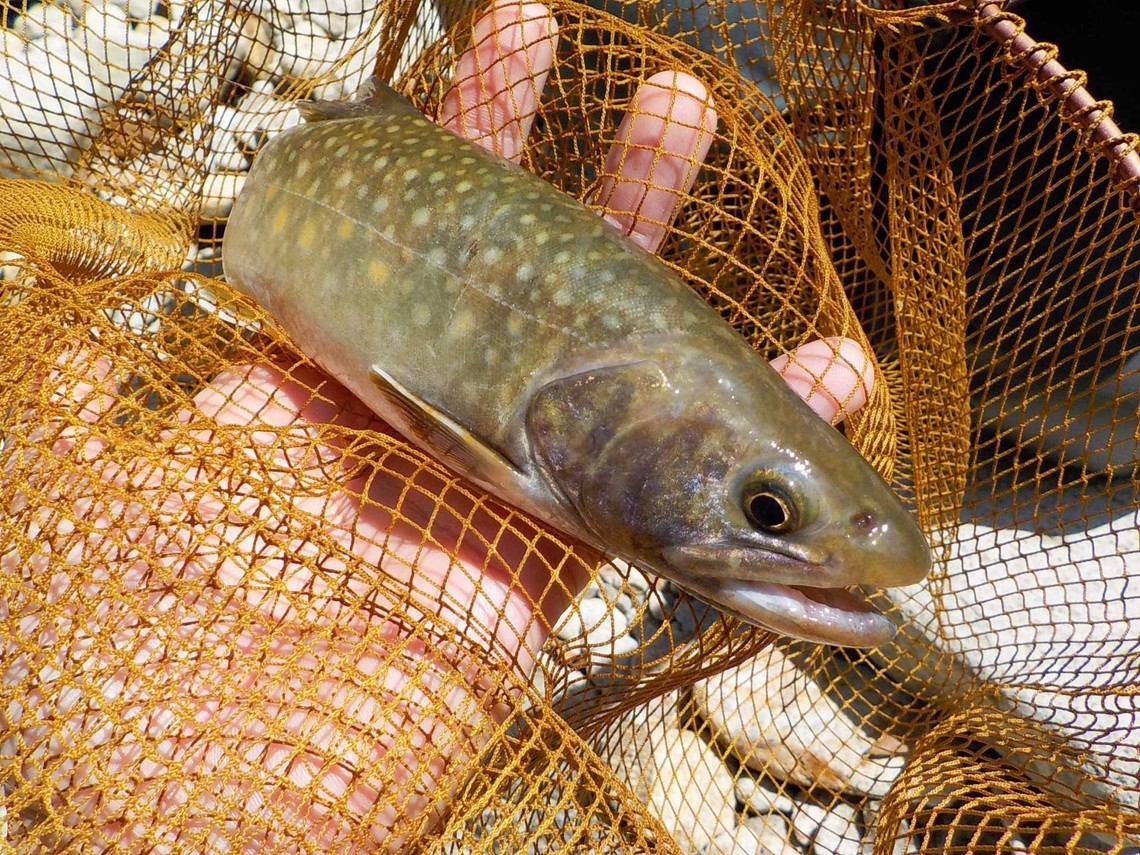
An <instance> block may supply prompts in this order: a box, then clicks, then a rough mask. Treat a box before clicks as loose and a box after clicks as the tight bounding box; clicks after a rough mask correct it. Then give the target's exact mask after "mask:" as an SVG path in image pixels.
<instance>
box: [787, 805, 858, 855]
mask: <svg viewBox="0 0 1140 855" xmlns="http://www.w3.org/2000/svg"><path fill="white" fill-rule="evenodd" d="M791 821H792V834H793V836H794V837H795V838H796V841H797V842H798V843H799V844H800V845H801V846H803V847H805V848H806V849H807V850H808V851H810V852H811V853H813V855H853V853H857V852H858V851H859V849H860V847H861V846H862V843H863V839H862V835H861V834H860V833H859V824H858V811H857V810H856V809H855V807H854V806H853V805H850V804H848V803H847V802H844V801H839V800H836V801H835V802H833V803H832V804H831V805H828V806H824V805H820V804H815V803H813V802H800V803H799V804H798V805H797V806H796V810H795V811H794V812H793V813H792V818H791Z"/></svg>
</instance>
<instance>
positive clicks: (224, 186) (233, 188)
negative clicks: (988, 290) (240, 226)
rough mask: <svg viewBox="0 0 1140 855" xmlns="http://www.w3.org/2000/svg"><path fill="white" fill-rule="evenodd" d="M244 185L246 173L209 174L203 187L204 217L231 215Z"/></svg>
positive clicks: (209, 218) (208, 218) (216, 217)
mask: <svg viewBox="0 0 1140 855" xmlns="http://www.w3.org/2000/svg"><path fill="white" fill-rule="evenodd" d="M244 185H245V175H239V174H235V173H225V172H223V173H220V174H211V175H207V176H206V183H205V185H204V186H203V188H202V219H204V220H215V219H221V218H223V217H226V216H229V213H230V209H231V208H233V206H234V201H235V200H236V199H237V197H238V194H239V193H241V188H242V187H243V186H244Z"/></svg>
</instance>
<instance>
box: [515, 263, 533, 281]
mask: <svg viewBox="0 0 1140 855" xmlns="http://www.w3.org/2000/svg"><path fill="white" fill-rule="evenodd" d="M532 276H534V267H532V266H531V265H529V264H520V265H519V267H518V270H516V271H515V279H517V280H518V281H519V282H524V281H526V280H527V279H530V278H531V277H532Z"/></svg>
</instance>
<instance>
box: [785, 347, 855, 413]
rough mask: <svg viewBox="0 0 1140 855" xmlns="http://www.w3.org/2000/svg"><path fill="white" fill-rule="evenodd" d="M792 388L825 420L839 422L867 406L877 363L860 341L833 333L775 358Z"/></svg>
mask: <svg viewBox="0 0 1140 855" xmlns="http://www.w3.org/2000/svg"><path fill="white" fill-rule="evenodd" d="M772 367H773V368H775V369H776V371H777V372H779V374H780V376H782V377H783V378H784V381H785V382H786V383H787V384H788V385H789V386H790V387H791V389H792V390H793V391H794V392H795V393H796V394H797V395H799V396H800V397H801V398H803V399H804V401H806V402H807V404H808V406H810V407H811V408H812V409H813V410H815V412H816V413H817V414H818V415H819V416H820V417H821V418H822V419H824V420H825V421H828V422H834V423H839V422H842V421H844V420H845V419H846V418H847V417H848V416H849V415H851V414H852V413H854V412H856V411H858V410H859V409H860V408H862V407H863V406H865V405H866V403H867V401H868V399H869V397H870V394H871V390H872V389H873V388H874V383H875V366H874V363H873V362H872V360H871V358H870V357H869V355H868V354H867V353H866V351H864V349H863V347H862V345H860V344H859V342H857V341H855V340H853V339H850V338H844V337H842V336H832V337H829V338H824V339H817V340H815V341H811V342H808V343H807V344H804V345H801V346H800V347H798V348H796V349H795V351H793V352H792V353H791V354H788V355H785V356H779V357H777V358H776V359H773V360H772Z"/></svg>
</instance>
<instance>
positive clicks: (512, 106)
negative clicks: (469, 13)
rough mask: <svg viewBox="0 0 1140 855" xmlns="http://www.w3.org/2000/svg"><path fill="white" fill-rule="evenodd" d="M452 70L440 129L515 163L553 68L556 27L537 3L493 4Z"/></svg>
mask: <svg viewBox="0 0 1140 855" xmlns="http://www.w3.org/2000/svg"><path fill="white" fill-rule="evenodd" d="M473 36H474V39H473V40H474V42H475V44H474V47H472V48H470V49H469V50H467V51H466V52H465V53H464V54H463V55H462V56H461V57H460V58H459V62H458V64H457V65H456V68H455V84H454V85H453V86H452V87H451V89H450V90H448V92H447V94H446V95H445V96H444V99H443V109H442V112H441V114H440V124H442V125H443V126H444V127H445V128H448V129H450V130H452V131H454V132H455V133H457V134H459V136H461V137H464V138H466V139H469V140H472V141H473V142H476V143H478V144H479V145H481V146H483V147H484V148H486V149H488V150H489V151H493V152H495V153H497V154H500V155H502V156H503V157H505V158H507V159H509V160H513V161H516V162H517V161H518V160H519V158H520V157H521V156H522V150H523V143H524V142H525V141H526V138H527V135H528V134H530V129H531V126H532V125H533V124H534V115H535V110H536V109H537V108H538V99H539V96H540V95H541V94H542V90H543V88H544V87H545V86H546V78H547V75H548V74H549V73H550V67H551V65H552V64H553V63H554V48H555V45H556V44H557V41H558V24H557V23H556V22H555V20H554V18H553V17H552V15H551V11H550V8H549V7H548V6H546V5H543V4H541V3H520V2H519V0H498V2H496V3H495V5H494V6H492V7H491V9H490V10H489V11H488V12H487V13H486V14H485V15H483V16H482V17H481V18H479V20H478V21H476V23H475V27H474V31H473Z"/></svg>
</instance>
